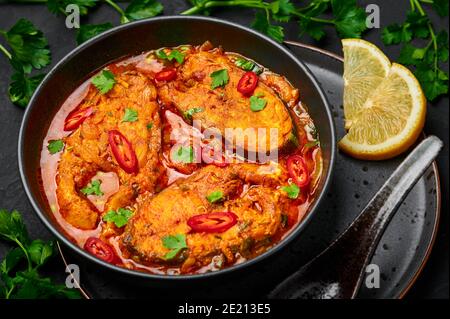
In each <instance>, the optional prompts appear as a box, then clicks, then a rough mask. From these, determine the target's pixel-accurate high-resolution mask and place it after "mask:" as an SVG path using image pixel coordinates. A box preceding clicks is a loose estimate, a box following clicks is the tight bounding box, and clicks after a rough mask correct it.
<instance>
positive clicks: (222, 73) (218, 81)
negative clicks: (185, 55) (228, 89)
mask: <svg viewBox="0 0 450 319" xmlns="http://www.w3.org/2000/svg"><path fill="white" fill-rule="evenodd" d="M209 76H210V77H211V79H212V82H211V90H214V89H215V88H218V87H224V86H225V85H226V84H227V83H228V81H230V77H229V76H228V70H227V69H222V70H217V71H214V72H213V73H211V74H210V75H209Z"/></svg>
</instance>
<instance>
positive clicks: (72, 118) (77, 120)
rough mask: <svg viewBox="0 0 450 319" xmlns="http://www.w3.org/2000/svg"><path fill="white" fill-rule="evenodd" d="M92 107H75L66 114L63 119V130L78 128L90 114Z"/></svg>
mask: <svg viewBox="0 0 450 319" xmlns="http://www.w3.org/2000/svg"><path fill="white" fill-rule="evenodd" d="M93 111H94V109H93V108H92V107H88V108H85V109H81V110H80V109H75V110H74V111H72V112H70V113H69V115H67V117H66V120H65V121H64V131H73V130H75V129H76V128H78V127H79V126H80V125H81V123H83V122H84V120H86V119H87V118H88V117H89V116H91V114H92V113H93Z"/></svg>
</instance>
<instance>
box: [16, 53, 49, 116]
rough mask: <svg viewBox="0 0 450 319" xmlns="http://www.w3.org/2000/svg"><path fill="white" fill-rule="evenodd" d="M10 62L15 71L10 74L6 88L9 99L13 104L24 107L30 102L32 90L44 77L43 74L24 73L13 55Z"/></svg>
mask: <svg viewBox="0 0 450 319" xmlns="http://www.w3.org/2000/svg"><path fill="white" fill-rule="evenodd" d="M11 64H12V66H13V68H14V69H15V72H14V73H13V75H12V76H11V83H10V84H9V88H8V95H9V99H10V100H11V102H12V103H14V104H15V105H17V106H20V107H23V108H25V107H27V105H28V103H29V102H30V99H31V96H32V95H33V93H34V91H35V90H36V88H37V87H38V85H39V84H40V83H41V82H42V79H43V78H44V77H45V74H38V75H35V76H28V75H26V74H25V72H24V71H23V67H22V65H21V64H20V62H19V61H17V60H16V58H15V57H13V58H12V60H11Z"/></svg>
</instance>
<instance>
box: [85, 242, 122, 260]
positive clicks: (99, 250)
mask: <svg viewBox="0 0 450 319" xmlns="http://www.w3.org/2000/svg"><path fill="white" fill-rule="evenodd" d="M84 249H85V250H86V251H87V252H89V253H90V254H92V255H94V256H95V257H97V258H100V259H101V260H103V261H106V262H108V263H114V262H115V261H116V254H115V253H114V250H113V248H112V247H111V246H110V245H108V244H107V243H105V242H104V241H102V240H101V239H98V238H96V237H89V238H88V239H87V240H86V243H85V244H84Z"/></svg>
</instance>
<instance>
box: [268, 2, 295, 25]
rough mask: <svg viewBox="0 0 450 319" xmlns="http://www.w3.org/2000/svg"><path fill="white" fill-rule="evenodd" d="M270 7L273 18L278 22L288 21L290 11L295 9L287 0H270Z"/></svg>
mask: <svg viewBox="0 0 450 319" xmlns="http://www.w3.org/2000/svg"><path fill="white" fill-rule="evenodd" d="M270 8H271V10H272V17H273V19H274V20H276V21H279V22H288V21H289V20H290V19H291V15H292V13H293V12H294V11H295V6H294V5H293V4H292V3H291V2H290V1H289V0H277V1H274V2H271V3H270Z"/></svg>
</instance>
